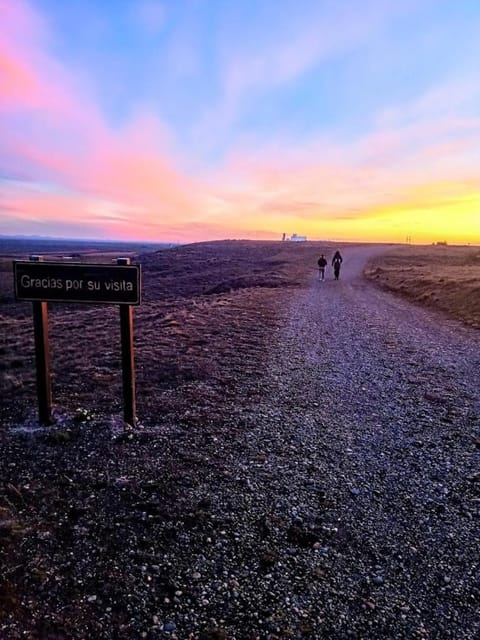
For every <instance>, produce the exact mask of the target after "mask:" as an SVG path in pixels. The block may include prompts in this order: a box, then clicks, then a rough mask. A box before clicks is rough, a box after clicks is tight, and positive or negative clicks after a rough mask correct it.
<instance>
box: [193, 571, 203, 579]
mask: <svg viewBox="0 0 480 640" xmlns="http://www.w3.org/2000/svg"><path fill="white" fill-rule="evenodd" d="M201 577H202V574H201V573H199V572H198V571H195V572H194V573H192V578H193V579H194V580H200V578H201Z"/></svg>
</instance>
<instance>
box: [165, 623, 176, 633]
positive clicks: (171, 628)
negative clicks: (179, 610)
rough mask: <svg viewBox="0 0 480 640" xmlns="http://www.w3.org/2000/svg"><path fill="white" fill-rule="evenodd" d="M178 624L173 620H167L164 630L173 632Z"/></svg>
mask: <svg viewBox="0 0 480 640" xmlns="http://www.w3.org/2000/svg"><path fill="white" fill-rule="evenodd" d="M176 628H177V626H176V625H175V624H174V623H173V622H167V623H166V624H164V625H163V628H162V631H166V632H167V633H172V632H173V631H175V630H176Z"/></svg>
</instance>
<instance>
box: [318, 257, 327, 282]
mask: <svg viewBox="0 0 480 640" xmlns="http://www.w3.org/2000/svg"><path fill="white" fill-rule="evenodd" d="M317 264H318V279H319V280H325V267H326V266H327V259H326V258H325V256H324V255H323V253H322V255H321V256H320V258H319V259H318V262H317Z"/></svg>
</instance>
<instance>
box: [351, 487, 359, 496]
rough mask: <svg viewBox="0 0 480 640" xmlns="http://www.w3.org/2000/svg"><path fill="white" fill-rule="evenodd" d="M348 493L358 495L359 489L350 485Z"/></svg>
mask: <svg viewBox="0 0 480 640" xmlns="http://www.w3.org/2000/svg"><path fill="white" fill-rule="evenodd" d="M350 493H351V494H352V496H358V495H360V489H357V487H352V488H351V489H350Z"/></svg>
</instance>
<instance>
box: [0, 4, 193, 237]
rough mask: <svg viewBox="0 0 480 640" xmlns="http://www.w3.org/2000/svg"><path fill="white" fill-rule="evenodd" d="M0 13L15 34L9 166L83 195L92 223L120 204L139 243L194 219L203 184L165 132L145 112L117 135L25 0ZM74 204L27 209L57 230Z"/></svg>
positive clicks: (9, 52)
mask: <svg viewBox="0 0 480 640" xmlns="http://www.w3.org/2000/svg"><path fill="white" fill-rule="evenodd" d="M0 9H1V13H0V19H1V20H2V21H3V26H4V29H5V32H6V33H7V34H8V35H7V37H5V38H2V41H1V43H0V70H1V71H2V75H3V81H2V83H0V113H1V114H2V119H1V124H0V134H1V142H0V150H1V152H2V156H3V158H4V159H3V164H8V165H9V167H10V170H12V171H14V172H20V173H22V172H24V171H26V172H27V173H28V174H30V175H34V176H35V179H36V181H37V182H38V183H39V184H40V183H42V182H49V183H51V184H58V185H59V190H60V191H61V190H62V189H63V188H64V187H67V188H68V189H69V190H70V191H71V193H72V194H76V195H75V196H72V198H70V199H69V200H68V206H69V207H70V209H69V210H70V211H74V212H75V215H77V216H79V217H81V216H82V214H85V212H86V207H87V208H88V211H89V212H90V216H92V211H93V212H95V211H100V210H104V209H102V206H101V205H99V207H98V208H97V209H95V207H93V209H92V206H91V205H90V204H88V203H89V202H90V200H92V199H95V198H97V199H98V200H99V202H100V203H101V202H103V201H113V202H117V203H118V206H119V207H123V211H124V212H127V213H126V216H127V220H126V221H128V222H129V223H130V224H131V225H132V227H133V228H134V229H135V227H137V229H138V233H139V234H140V233H142V229H143V227H142V225H143V224H146V225H147V226H148V225H150V224H151V223H152V222H155V223H158V225H159V228H161V227H162V225H167V224H168V223H170V222H171V221H172V220H175V219H177V218H178V216H179V215H189V216H194V215H195V211H196V208H197V198H198V196H197V191H198V185H197V184H196V183H195V181H194V180H193V179H191V178H189V177H188V176H187V175H185V174H184V173H182V172H181V171H180V170H179V169H178V168H177V166H176V157H175V154H174V152H173V151H172V150H171V149H169V148H168V145H169V144H170V140H171V138H170V137H169V134H168V129H167V127H166V126H165V125H164V123H162V122H161V121H160V120H159V119H158V118H157V117H156V116H155V115H153V114H152V113H149V112H148V111H147V110H145V109H143V110H142V111H140V112H137V114H136V115H134V116H133V117H132V118H131V120H130V121H129V122H128V123H127V124H126V125H124V126H123V127H122V128H115V129H114V128H112V127H111V126H109V124H108V123H107V121H106V119H105V117H104V115H103V114H102V112H101V111H100V110H99V109H98V107H97V106H96V104H95V101H94V100H93V99H92V98H89V94H88V91H87V90H86V89H85V87H83V86H81V85H77V84H75V82H74V80H73V79H72V78H71V74H70V73H69V70H68V69H67V68H64V67H63V66H62V65H60V64H59V63H58V62H56V60H55V59H54V58H53V57H52V56H51V55H49V54H48V47H47V43H48V38H47V32H46V30H45V26H44V25H43V23H42V21H41V19H40V18H39V17H38V16H37V14H35V13H34V12H33V11H32V10H31V9H30V8H29V7H28V5H26V4H24V3H22V2H17V1H16V0H10V1H9V2H8V3H6V2H2V4H1V5H0ZM73 200H75V203H76V204H75V207H74V208H73V209H72V204H73ZM66 205H67V203H66V201H65V197H64V196H62V194H61V193H59V194H57V195H55V194H54V193H52V194H50V196H49V199H48V200H45V199H42V198H41V197H40V196H39V195H37V196H36V201H35V202H34V200H33V199H29V200H28V206H29V207H30V209H31V211H32V215H38V216H41V217H44V218H45V219H47V218H48V219H50V220H51V221H52V223H53V222H54V221H55V220H57V218H58V216H59V215H61V214H60V209H61V208H62V207H64V213H63V215H65V206H66ZM16 206H25V207H26V206H27V202H24V203H23V204H22V203H20V204H18V202H17V205H16ZM93 217H95V214H93ZM100 217H101V216H100ZM89 220H90V222H91V218H90V219H89ZM116 222H118V223H119V222H120V221H119V220H116ZM103 223H104V220H103V221H102V224H103ZM119 231H121V229H120V227H119ZM131 233H132V231H131ZM133 233H134V234H135V231H133Z"/></svg>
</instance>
